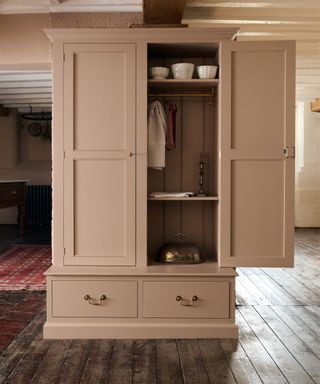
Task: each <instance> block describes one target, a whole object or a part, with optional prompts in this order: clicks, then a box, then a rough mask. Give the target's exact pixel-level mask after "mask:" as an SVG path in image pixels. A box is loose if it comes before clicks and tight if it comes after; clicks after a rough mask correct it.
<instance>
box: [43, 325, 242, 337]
mask: <svg viewBox="0 0 320 384" xmlns="http://www.w3.org/2000/svg"><path fill="white" fill-rule="evenodd" d="M43 337H44V338H45V339H224V338H228V339H237V338H238V327H237V325H235V324H206V323H201V324H199V323H198V324H181V323H180V324H178V323H166V324H159V323H158V324H157V323H152V324H151V323H149V324H145V323H143V324H142V323H140V324H132V323H121V324H119V323H117V324H96V323H95V324H94V323H86V324H85V323H63V322H59V323H57V322H54V323H50V322H46V323H45V325H44V328H43Z"/></svg>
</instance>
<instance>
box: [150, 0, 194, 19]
mask: <svg viewBox="0 0 320 384" xmlns="http://www.w3.org/2000/svg"><path fill="white" fill-rule="evenodd" d="M186 3H187V0H144V1H143V21H144V24H149V25H150V24H162V25H168V24H172V25H175V24H177V25H180V24H181V19H182V16H183V12H184V8H185V5H186Z"/></svg>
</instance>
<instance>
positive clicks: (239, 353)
mask: <svg viewBox="0 0 320 384" xmlns="http://www.w3.org/2000/svg"><path fill="white" fill-rule="evenodd" d="M219 344H220V347H221V349H222V351H223V354H224V356H225V359H226V361H227V362H228V365H229V367H230V369H231V371H232V374H233V376H234V378H235V380H236V382H237V383H238V384H240V383H241V384H259V383H260V384H261V383H262V381H261V379H260V378H259V376H258V374H257V372H256V370H255V369H254V367H253V365H252V363H251V361H250V359H249V358H248V356H247V354H246V352H245V351H244V349H243V347H242V345H241V342H239V340H232V339H222V340H220V341H219Z"/></svg>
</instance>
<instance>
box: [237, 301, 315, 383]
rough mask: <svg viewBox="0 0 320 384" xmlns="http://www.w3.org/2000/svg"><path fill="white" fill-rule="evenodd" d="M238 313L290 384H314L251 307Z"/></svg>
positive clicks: (244, 308) (242, 308) (241, 309)
mask: <svg viewBox="0 0 320 384" xmlns="http://www.w3.org/2000/svg"><path fill="white" fill-rule="evenodd" d="M239 311H240V312H241V314H242V315H243V317H244V318H245V319H246V322H247V323H248V324H249V326H250V327H251V329H252V330H253V332H254V333H255V334H256V336H257V338H258V339H259V341H260V342H261V344H262V345H263V346H264V348H265V349H266V351H267V352H268V354H269V355H270V356H271V357H272V359H273V360H274V362H275V363H276V364H277V366H278V367H279V369H280V370H281V372H282V373H283V375H284V376H285V377H286V378H287V380H288V381H289V382H290V383H292V384H314V381H313V380H312V379H311V377H310V376H309V375H308V374H307V372H306V371H305V370H304V369H303V368H302V366H301V365H300V364H299V363H298V361H297V360H296V359H295V358H294V356H293V355H292V354H291V353H290V352H289V351H288V349H287V348H286V347H285V346H284V345H283V343H282V342H281V341H280V340H279V339H278V337H277V336H276V335H275V334H274V333H273V332H272V330H271V329H270V328H269V326H268V325H267V324H266V323H265V322H264V320H263V319H262V318H261V316H260V315H259V314H258V313H257V312H256V310H255V309H254V308H253V307H241V308H239Z"/></svg>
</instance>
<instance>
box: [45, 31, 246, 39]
mask: <svg viewBox="0 0 320 384" xmlns="http://www.w3.org/2000/svg"><path fill="white" fill-rule="evenodd" d="M237 30H238V29H236V28H181V29H177V28H52V29H44V32H45V33H46V35H47V36H48V37H49V38H50V40H51V41H58V40H63V41H64V42H77V41H81V42H88V43H89V42H95V43H97V42H99V41H104V40H106V41H107V40H108V41H110V40H111V39H112V40H115V41H122V42H123V41H124V40H126V41H128V42H129V41H137V40H140V41H155V42H156V41H159V42H160V41H161V42H172V43H174V42H183V41H186V42H189V43H192V42H197V41H199V40H202V41H203V42H207V41H208V42H209V41H220V40H233V39H234V36H235V34H236V33H237Z"/></svg>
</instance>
